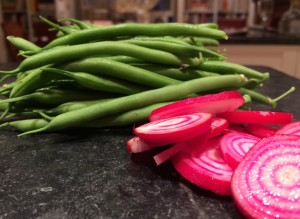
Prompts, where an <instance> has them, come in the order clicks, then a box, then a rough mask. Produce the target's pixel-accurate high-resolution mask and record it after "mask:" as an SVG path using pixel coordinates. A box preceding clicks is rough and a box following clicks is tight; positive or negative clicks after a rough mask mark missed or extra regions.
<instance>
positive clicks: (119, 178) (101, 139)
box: [0, 66, 300, 219]
mask: <svg viewBox="0 0 300 219" xmlns="http://www.w3.org/2000/svg"><path fill="white" fill-rule="evenodd" d="M253 68H255V69H258V70H261V71H269V72H270V74H271V78H270V80H269V81H267V82H266V83H265V86H264V87H263V88H262V92H264V93H265V94H267V95H269V96H271V97H275V96H277V95H279V94H280V93H282V92H284V91H285V90H287V89H288V88H289V87H290V86H291V85H294V86H296V87H297V88H298V89H300V81H299V80H296V79H294V78H291V77H289V76H287V75H285V74H283V73H281V72H278V71H276V70H273V69H270V68H266V67H258V66H253ZM255 109H269V110H270V108H269V107H265V106H262V105H258V104H257V105H256V106H255ZM299 109H300V98H299V91H296V92H294V93H293V94H291V95H290V96H288V97H286V98H285V99H284V100H282V101H281V102H280V103H279V105H278V107H277V108H276V110H277V111H288V112H292V113H293V114H294V117H295V119H300V113H299ZM17 134H18V132H17V131H14V130H2V131H1V132H0V142H1V143H0V218H1V219H5V218H23V219H24V218H40V219H48V218H56V219H57V218H72V219H73V218H105V219H110V218H117V219H120V218H137V219H141V218H143V219H147V218H151V219H152V218H159V219H160V218H164V219H165V218H180V219H182V218H189V219H193V218H203V219H204V218H205V219H206V218H207V219H208V218H210V219H225V218H232V219H233V218H234V219H238V218H243V216H242V215H241V214H240V213H239V211H238V210H237V209H236V207H235V205H234V203H233V201H232V199H231V198H230V197H223V196H218V195H215V194H212V193H210V192H208V191H205V190H202V189H200V188H198V187H196V186H194V185H192V184H190V183H189V182H187V181H186V180H184V179H183V178H181V177H180V176H179V174H178V173H177V172H176V171H175V170H174V169H173V168H172V166H171V164H170V163H169V162H166V163H165V164H163V165H161V166H159V167H156V166H155V165H154V162H153V161H152V159H151V156H150V155H151V154H152V155H153V154H154V152H153V151H150V152H147V153H142V154H136V155H131V154H129V153H127V151H126V148H125V142H126V141H127V140H128V139H129V138H130V137H132V136H133V135H132V131H131V128H130V127H126V128H119V129H99V130H93V131H87V132H84V131H81V132H68V133H61V134H50V133H49V134H36V135H30V136H24V137H17Z"/></svg>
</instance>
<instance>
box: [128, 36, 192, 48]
mask: <svg viewBox="0 0 300 219" xmlns="http://www.w3.org/2000/svg"><path fill="white" fill-rule="evenodd" d="M130 40H138V41H144V42H166V43H176V44H180V45H185V46H189V45H190V44H188V43H186V42H184V41H183V40H181V39H178V38H175V37H170V36H164V37H145V36H137V37H133V38H129V39H123V41H130Z"/></svg>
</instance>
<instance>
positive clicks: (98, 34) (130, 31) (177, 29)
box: [44, 23, 227, 49]
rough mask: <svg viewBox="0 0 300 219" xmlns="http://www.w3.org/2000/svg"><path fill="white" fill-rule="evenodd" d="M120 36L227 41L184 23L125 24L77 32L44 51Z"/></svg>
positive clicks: (212, 31) (217, 33)
mask: <svg viewBox="0 0 300 219" xmlns="http://www.w3.org/2000/svg"><path fill="white" fill-rule="evenodd" d="M121 36H131V37H134V36H202V37H204V36H205V37H211V38H214V39H227V35H226V33H225V32H224V31H221V30H217V29H212V28H210V27H205V26H203V25H193V24H185V23H162V24H150V23H149V24H138V23H132V24H130V23H125V24H118V25H111V26H106V27H97V28H91V29H86V30H82V31H78V32H75V33H72V34H69V35H66V36H63V37H60V38H58V39H55V40H53V41H51V42H50V43H49V44H48V45H46V46H45V47H44V49H50V48H53V47H56V46H62V45H74V44H82V43H87V42H91V41H100V40H111V39H113V38H117V37H121Z"/></svg>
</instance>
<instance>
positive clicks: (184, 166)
mask: <svg viewBox="0 0 300 219" xmlns="http://www.w3.org/2000/svg"><path fill="white" fill-rule="evenodd" d="M219 140H220V138H219V137H214V138H210V139H207V141H204V142H200V143H199V148H194V150H193V151H191V152H190V153H188V152H179V153H177V154H176V155H175V156H174V157H172V159H171V160H172V163H173V165H174V167H175V169H176V170H177V171H178V172H179V173H180V174H181V175H182V176H183V177H184V178H185V179H187V180H188V181H190V182H191V183H193V184H195V185H197V186H199V187H201V188H203V189H206V190H209V191H212V192H214V193H216V194H220V195H231V189H230V179H231V176H232V172H233V170H232V168H231V167H230V166H228V164H227V163H226V162H225V161H224V159H223V157H222V155H221V152H220V150H219ZM202 144H205V145H202Z"/></svg>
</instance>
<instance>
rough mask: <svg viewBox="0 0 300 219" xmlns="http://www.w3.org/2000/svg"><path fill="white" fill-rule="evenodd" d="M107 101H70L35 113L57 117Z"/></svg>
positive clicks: (105, 99)
mask: <svg viewBox="0 0 300 219" xmlns="http://www.w3.org/2000/svg"><path fill="white" fill-rule="evenodd" d="M107 100H110V99H109V98H104V99H96V100H82V101H71V102H66V103H63V104H60V105H58V106H57V107H55V108H52V109H46V110H35V111H36V112H37V111H43V112H44V113H46V114H48V115H58V114H62V113H66V112H70V111H73V110H77V109H81V108H83V107H87V106H90V105H92V104H95V103H100V102H101V101H102V102H105V101H107Z"/></svg>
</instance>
